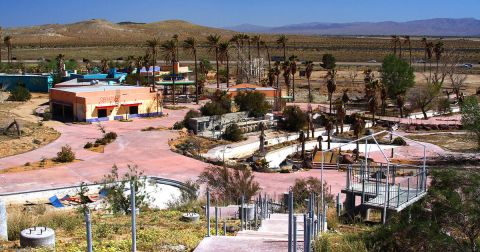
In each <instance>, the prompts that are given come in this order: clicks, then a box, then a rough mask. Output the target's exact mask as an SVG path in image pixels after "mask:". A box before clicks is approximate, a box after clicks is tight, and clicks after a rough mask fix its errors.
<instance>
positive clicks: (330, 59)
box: [320, 53, 337, 70]
mask: <svg viewBox="0 0 480 252" xmlns="http://www.w3.org/2000/svg"><path fill="white" fill-rule="evenodd" d="M336 63H337V59H335V57H334V56H333V55H332V54H329V53H327V54H324V55H323V56H322V64H320V66H322V67H323V68H325V69H328V70H332V69H334V68H335V67H336Z"/></svg>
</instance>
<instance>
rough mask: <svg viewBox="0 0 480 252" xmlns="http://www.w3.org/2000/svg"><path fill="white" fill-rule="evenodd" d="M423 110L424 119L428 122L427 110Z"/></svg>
mask: <svg viewBox="0 0 480 252" xmlns="http://www.w3.org/2000/svg"><path fill="white" fill-rule="evenodd" d="M421 110H422V114H423V118H424V119H425V120H427V119H428V116H427V112H426V111H425V108H424V107H422V108H421Z"/></svg>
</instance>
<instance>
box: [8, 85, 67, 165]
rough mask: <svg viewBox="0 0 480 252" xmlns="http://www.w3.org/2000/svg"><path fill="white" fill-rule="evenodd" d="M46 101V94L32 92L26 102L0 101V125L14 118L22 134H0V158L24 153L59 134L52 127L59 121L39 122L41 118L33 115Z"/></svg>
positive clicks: (48, 141) (45, 143) (55, 137)
mask: <svg viewBox="0 0 480 252" xmlns="http://www.w3.org/2000/svg"><path fill="white" fill-rule="evenodd" d="M46 102H48V94H35V93H33V94H32V99H31V100H30V101H27V102H8V101H4V102H3V103H0V127H2V128H3V127H7V126H8V125H9V124H10V123H11V122H13V120H14V119H15V120H16V121H17V122H18V123H19V124H20V129H21V130H22V136H21V137H20V138H19V137H17V136H16V135H12V134H10V135H8V136H6V135H2V136H0V158H1V157H6V156H11V155H16V154H20V153H24V152H27V151H31V150H34V149H37V148H39V147H41V146H45V145H47V144H49V143H51V142H52V141H54V140H55V139H57V138H58V137H59V136H60V133H59V132H57V131H56V130H54V129H53V128H52V126H54V125H59V124H60V123H58V122H55V121H48V122H44V123H42V124H39V122H40V121H41V118H40V117H38V116H36V115H34V113H33V112H34V110H35V109H36V108H37V107H38V106H39V105H41V104H44V103H46Z"/></svg>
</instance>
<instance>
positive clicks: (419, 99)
mask: <svg viewBox="0 0 480 252" xmlns="http://www.w3.org/2000/svg"><path fill="white" fill-rule="evenodd" d="M427 80H428V78H427ZM440 90H441V85H438V84H436V83H434V82H432V81H430V80H428V81H427V84H426V85H422V86H417V87H416V88H415V89H413V88H412V89H410V90H409V92H408V93H407V100H408V101H409V102H410V106H411V107H412V108H418V109H420V110H421V111H422V113H423V117H424V118H425V119H428V116H427V110H428V109H430V108H431V107H432V105H433V103H434V101H435V100H436V99H437V97H438V95H439V94H440Z"/></svg>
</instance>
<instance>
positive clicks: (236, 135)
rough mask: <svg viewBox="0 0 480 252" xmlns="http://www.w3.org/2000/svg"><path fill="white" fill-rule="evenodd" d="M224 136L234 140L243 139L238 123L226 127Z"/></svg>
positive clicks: (226, 138)
mask: <svg viewBox="0 0 480 252" xmlns="http://www.w3.org/2000/svg"><path fill="white" fill-rule="evenodd" d="M222 138H223V139H225V140H228V141H232V142H238V141H241V140H243V134H242V131H241V130H240V128H239V127H238V125H237V124H235V123H234V124H230V125H228V127H227V128H226V129H225V132H224V133H223V135H222Z"/></svg>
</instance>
